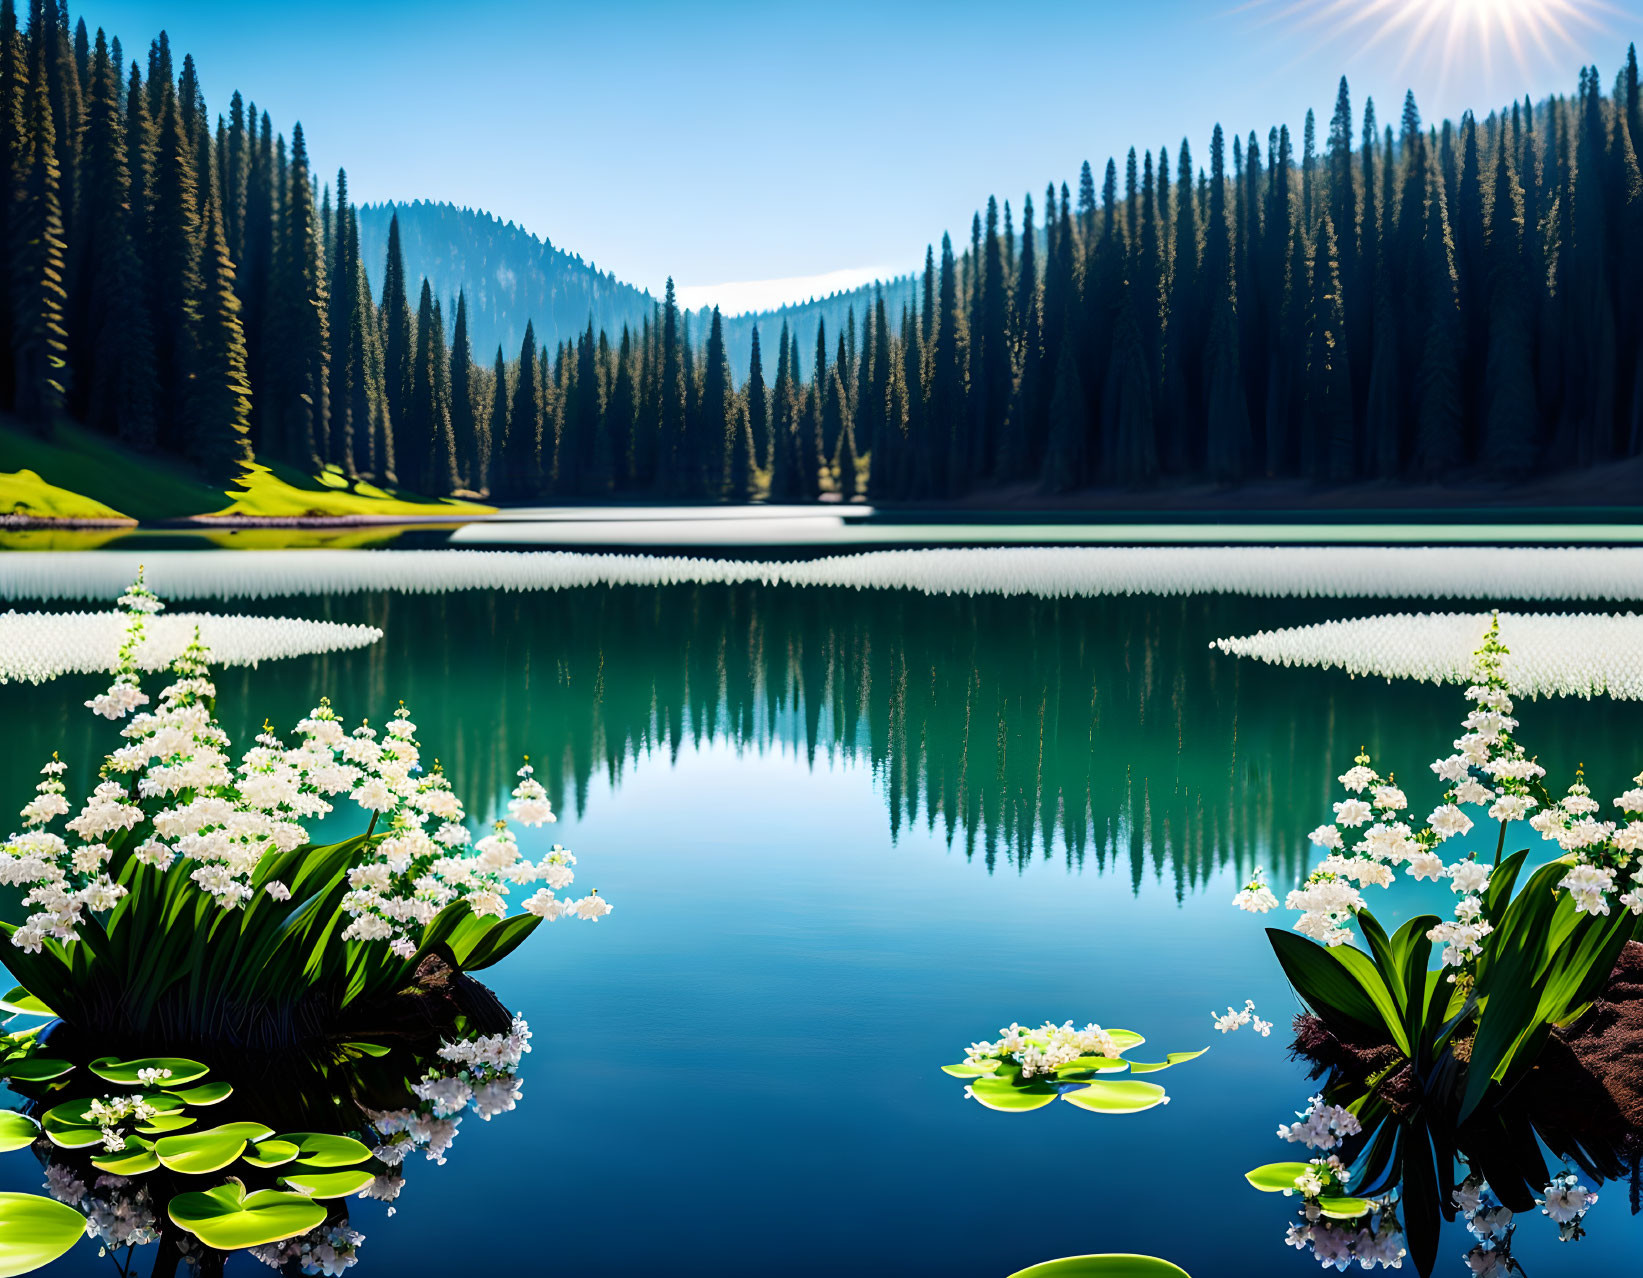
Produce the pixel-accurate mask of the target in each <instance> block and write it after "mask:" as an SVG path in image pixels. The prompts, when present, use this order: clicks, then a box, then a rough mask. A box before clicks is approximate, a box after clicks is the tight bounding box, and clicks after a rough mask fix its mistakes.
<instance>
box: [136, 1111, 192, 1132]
mask: <svg viewBox="0 0 1643 1278" xmlns="http://www.w3.org/2000/svg"><path fill="white" fill-rule="evenodd" d="M196 1121H197V1120H195V1119H193V1118H190V1117H189V1116H188V1115H187V1114H156V1115H155V1116H154V1117H153V1118H151V1119H149V1120H148V1121H147V1122H146V1123H138V1124H137V1130H138V1131H140V1132H142V1133H143V1135H145V1136H163V1135H165V1133H166V1132H180V1131H182V1130H183V1128H185V1127H192V1126H194V1124H195V1122H196Z"/></svg>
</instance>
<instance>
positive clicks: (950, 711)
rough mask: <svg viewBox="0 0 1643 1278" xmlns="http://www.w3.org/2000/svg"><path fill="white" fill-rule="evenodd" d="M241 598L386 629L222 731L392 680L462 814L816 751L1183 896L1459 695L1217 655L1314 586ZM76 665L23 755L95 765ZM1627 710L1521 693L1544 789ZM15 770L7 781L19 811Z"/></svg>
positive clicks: (1409, 752) (1426, 727)
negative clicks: (1242, 595) (702, 767)
mask: <svg viewBox="0 0 1643 1278" xmlns="http://www.w3.org/2000/svg"><path fill="white" fill-rule="evenodd" d="M1348 607H1350V605H1349V606H1348ZM1384 607H1385V605H1384V604H1378V603H1377V604H1372V605H1364V606H1363V607H1362V608H1361V609H1359V610H1360V611H1380V610H1383V609H1384ZM247 610H248V611H281V612H291V611H297V610H302V611H305V612H308V613H311V614H314V615H321V616H327V617H331V618H334V619H336V620H350V621H366V622H369V623H371V624H374V625H378V626H381V627H382V628H383V629H384V630H385V631H386V634H387V637H386V638H385V639H384V640H383V642H382V643H381V644H379V645H377V646H376V647H375V648H372V649H369V650H366V651H363V652H357V653H338V654H329V655H325V656H320V657H315V658H311V659H301V660H296V661H289V662H281V663H275V664H272V665H269V666H265V667H263V668H262V669H261V670H260V671H255V672H253V671H245V670H233V671H223V672H220V674H219V677H218V680H217V682H218V686H219V690H220V693H221V701H222V708H223V711H224V713H225V715H226V716H228V726H229V728H230V730H231V731H233V732H235V733H236V739H237V740H238V739H240V734H243V733H245V732H247V731H249V730H251V729H253V728H254V727H255V726H257V725H260V723H261V719H262V716H263V715H265V714H267V715H270V716H271V717H272V718H273V719H274V721H275V723H276V724H288V723H291V722H294V721H295V720H296V718H297V717H299V716H300V714H301V713H302V712H303V711H305V710H306V709H307V708H308V706H310V705H312V704H313V703H314V701H315V700H317V698H318V697H319V696H321V695H322V694H328V695H330V696H331V698H332V700H333V702H334V703H335V704H336V706H337V708H338V710H339V712H341V713H342V714H343V715H344V717H345V718H347V719H349V720H350V721H352V720H355V719H357V718H358V717H359V715H360V714H362V713H366V714H369V715H370V716H371V718H372V719H373V721H374V722H380V720H381V719H383V718H385V717H386V715H387V714H388V713H389V712H390V711H391V710H392V708H393V707H394V705H395V704H396V703H397V699H398V698H399V697H404V698H405V700H406V703H407V704H408V706H409V707H410V708H411V710H412V713H413V717H414V718H415V720H416V722H417V723H418V724H419V725H420V726H421V732H420V733H419V735H420V737H421V739H422V740H423V741H424V742H425V744H426V748H427V750H428V752H429V753H430V754H431V755H437V757H438V758H439V759H440V761H441V764H442V766H443V767H444V768H445V770H446V771H447V772H448V773H450V774H451V777H452V780H453V782H454V783H455V785H456V787H457V790H458V793H460V794H462V795H464V796H465V797H468V798H469V799H470V801H471V802H472V804H473V806H474V807H475V809H476V810H477V809H482V808H485V809H488V810H494V809H495V808H499V807H500V804H501V800H502V798H503V797H504V796H505V791H506V788H507V787H506V785H504V784H503V783H504V782H507V783H511V781H512V777H513V771H514V769H515V768H516V767H517V766H518V762H519V758H520V756H521V755H522V754H526V753H530V754H531V755H532V756H533V761H534V762H535V763H537V765H538V767H539V773H538V775H539V776H540V777H541V779H542V781H543V782H544V784H546V785H547V786H548V788H549V790H550V792H551V793H552V795H553V798H554V802H555V805H556V806H558V807H560V808H561V809H564V808H566V807H569V808H571V809H574V810H575V811H578V812H579V811H581V810H582V809H583V808H584V806H585V805H586V803H587V796H588V789H589V784H590V782H591V781H592V779H593V777H594V775H595V773H596V772H597V773H600V774H602V775H603V776H605V777H607V778H608V779H609V780H610V782H611V783H612V784H613V785H616V784H619V783H620V781H621V779H622V776H623V773H624V771H625V770H626V769H627V768H628V767H630V766H635V765H636V764H637V763H638V762H639V761H640V760H641V759H649V758H653V757H656V756H665V757H667V758H668V759H670V760H671V759H673V758H675V757H677V755H678V753H679V751H680V750H681V748H683V747H684V746H686V745H691V746H699V745H702V744H704V743H706V742H709V741H714V740H719V741H728V742H731V743H733V744H734V745H735V746H736V748H738V749H750V750H754V751H759V752H764V751H769V750H773V749H783V750H792V751H794V752H796V753H800V754H802V756H803V757H804V758H805V759H806V760H808V761H809V762H810V763H811V764H812V765H813V764H814V763H815V762H816V760H817V759H818V757H822V758H824V759H827V760H833V759H843V760H846V761H850V762H866V763H868V764H870V765H871V767H872V770H873V773H874V776H875V778H876V780H877V784H878V786H879V789H880V791H881V793H882V794H883V797H884V800H885V803H886V806H887V808H888V817H889V824H890V830H891V833H892V836H896V835H899V833H900V832H901V831H902V830H904V829H907V828H909V827H911V826H914V825H917V824H919V823H923V824H925V825H927V826H929V827H930V828H933V829H937V830H940V831H941V832H943V833H944V834H945V836H946V838H947V840H948V842H949V843H950V844H953V845H955V846H957V847H961V848H962V850H963V852H964V854H965V855H966V856H967V857H972V858H978V859H981V860H983V861H985V862H986V864H987V866H988V868H989V869H992V868H995V867H996V866H997V865H998V864H999V863H1000V862H1002V863H1004V864H1007V865H1013V866H1016V867H1021V866H1024V865H1025V864H1026V863H1028V862H1029V861H1031V860H1033V859H1035V858H1055V859H1059V860H1064V861H1065V863H1066V864H1068V865H1069V866H1073V867H1082V866H1084V865H1086V864H1087V863H1089V862H1092V861H1093V862H1094V863H1095V865H1096V866H1098V867H1100V868H1102V869H1108V868H1109V867H1110V868H1111V869H1112V870H1114V871H1117V872H1123V871H1125V870H1127V872H1128V874H1129V877H1130V879H1131V881H1132V882H1133V883H1134V884H1137V885H1139V883H1140V882H1141V880H1142V879H1143V878H1144V877H1146V876H1148V875H1149V874H1150V875H1153V876H1157V877H1160V878H1161V877H1163V876H1164V875H1166V874H1167V875H1168V876H1169V877H1170V879H1171V881H1172V882H1173V883H1174V885H1175V887H1176V890H1177V892H1178V893H1181V894H1184V893H1185V892H1186V891H1187V890H1188V889H1189V888H1190V887H1192V886H1194V885H1197V884H1201V883H1203V882H1204V881H1206V880H1207V878H1208V877H1209V876H1210V875H1211V873H1213V872H1214V870H1215V869H1216V868H1217V867H1219V866H1221V865H1224V864H1226V863H1227V862H1228V861H1229V860H1235V861H1236V862H1237V864H1239V865H1240V866H1241V867H1242V866H1248V865H1250V864H1253V863H1254V862H1256V861H1261V862H1263V863H1264V864H1266V865H1268V867H1269V868H1270V869H1271V870H1273V872H1274V874H1275V875H1277V876H1278V881H1282V880H1283V879H1284V878H1287V877H1289V876H1292V875H1295V874H1297V873H1298V872H1299V871H1300V869H1301V866H1302V863H1303V859H1304V857H1305V856H1306V840H1305V835H1306V831H1307V830H1309V829H1311V828H1312V826H1313V825H1315V824H1317V822H1318V821H1319V820H1320V819H1321V818H1322V817H1323V816H1324V815H1326V814H1327V811H1328V803H1329V802H1330V801H1331V800H1332V799H1334V798H1338V797H1339V795H1338V794H1337V793H1335V792H1334V791H1333V789H1332V787H1333V784H1334V782H1333V778H1334V777H1335V776H1336V774H1338V773H1339V772H1340V771H1341V770H1342V768H1343V767H1344V766H1345V765H1346V764H1347V763H1348V762H1349V761H1350V757H1351V755H1352V754H1353V753H1354V752H1355V750H1356V748H1357V746H1358V745H1359V744H1360V743H1362V744H1367V745H1368V746H1369V748H1370V749H1371V751H1372V752H1374V754H1375V756H1376V759H1377V761H1378V762H1381V763H1382V765H1383V766H1385V767H1391V768H1400V769H1415V770H1416V773H1415V774H1413V775H1408V776H1406V777H1405V778H1404V780H1405V784H1406V785H1409V786H1410V788H1411V791H1412V793H1411V799H1412V802H1413V803H1415V804H1416V805H1417V806H1419V805H1420V804H1421V803H1423V802H1426V801H1427V800H1429V799H1435V797H1436V792H1435V787H1434V786H1433V785H1431V784H1428V783H1429V782H1430V777H1429V776H1428V774H1427V771H1426V763H1427V761H1428V760H1430V759H1431V758H1432V757H1433V756H1434V755H1435V753H1436V752H1437V751H1438V750H1439V749H1440V748H1441V747H1442V746H1443V745H1444V744H1445V743H1446V742H1447V741H1448V740H1449V739H1450V738H1451V737H1453V736H1454V735H1455V733H1456V730H1457V728H1456V725H1457V723H1458V719H1459V715H1460V712H1461V710H1462V708H1463V707H1462V706H1461V704H1460V700H1459V697H1458V695H1457V694H1456V693H1454V692H1452V691H1446V690H1434V689H1432V688H1428V687H1416V686H1411V685H1393V686H1389V685H1387V684H1384V683H1380V682H1369V681H1359V682H1356V683H1354V682H1351V681H1349V680H1347V679H1346V678H1344V677H1343V676H1341V675H1339V674H1336V673H1326V672H1318V671H1285V670H1275V669H1271V668H1267V667H1262V666H1256V665H1252V664H1248V663H1240V662H1237V661H1235V660H1233V659H1231V658H1228V657H1225V656H1222V655H1220V654H1218V653H1212V652H1210V651H1208V649H1207V644H1208V642H1209V640H1210V639H1212V638H1213V637H1215V636H1216V635H1220V634H1229V633H1238V632H1243V631H1248V630H1251V629H1256V628H1261V627H1271V626H1276V625H1285V624H1291V623H1292V622H1296V621H1302V620H1315V619H1316V618H1317V617H1318V615H1319V611H1320V609H1319V605H1317V604H1316V603H1308V602H1306V601H1282V602H1274V601H1255V600H1247V599H1228V598H1204V597H1200V598H1185V599H1161V598H1153V597H1137V598H1129V599H1121V598H1106V599H1068V600H1041V599H1032V598H1014V599H1001V598H997V597H981V598H973V597H949V598H943V597H927V596H924V595H921V594H914V593H911V592H900V591H863V592H857V591H850V590H832V589H826V590H824V589H795V588H777V589H766V588H761V587H755V586H674V587H665V588H661V589H642V588H625V587H624V588H598V589H591V588H590V589H583V590H574V591H563V592H554V593H543V594H519V595H504V594H499V593H490V594H455V595H430V596H406V595H392V596H389V595H377V596H355V597H348V598H339V599H330V600H320V601H302V600H288V601H281V603H280V605H279V607H278V608H277V609H273V608H269V607H268V606H267V605H266V604H264V605H261V606H259V607H256V608H250V607H248V608H247ZM1328 610H1329V611H1330V612H1334V613H1339V612H1341V611H1343V609H1342V607H1341V606H1340V605H1339V604H1332V605H1330V606H1329V608H1328ZM69 682H70V681H60V682H59V683H57V684H50V685H46V686H45V687H43V688H40V689H16V688H11V689H4V690H0V707H4V708H6V709H7V710H8V715H7V717H8V718H11V719H13V721H14V722H19V723H22V724H24V725H25V726H24V733H25V737H26V738H28V740H26V742H25V744H27V745H29V746H31V747H32V748H31V749H29V750H26V751H25V753H24V754H23V756H22V757H24V758H26V759H32V758H33V757H34V756H35V755H36V754H40V755H42V757H43V756H44V755H47V754H49V753H50V751H51V750H52V749H53V748H58V747H59V745H60V743H61V742H63V741H64V740H65V736H64V734H65V733H69V732H72V733H73V734H74V739H73V740H72V748H71V749H70V750H69V751H66V752H65V757H66V758H69V759H70V760H71V762H73V764H74V766H75V767H76V770H77V771H78V773H79V775H81V776H84V775H86V773H85V772H84V771H83V770H81V769H84V768H88V767H91V766H93V765H94V762H95V759H94V755H93V750H94V749H95V748H96V746H97V745H98V743H100V742H102V741H104V740H105V739H106V738H105V737H104V736H103V735H101V734H99V733H97V732H96V731H95V729H94V727H93V726H92V725H91V724H90V723H89V722H88V721H87V719H86V718H85V717H84V715H83V712H81V711H80V710H79V709H78V700H80V699H83V697H84V696H85V695H87V694H85V693H83V692H81V691H80V690H79V688H80V685H79V683H78V682H75V684H74V690H73V698H74V699H73V701H72V702H71V701H70V699H69V698H68V697H66V696H65V695H64V694H65V692H68V691H69ZM25 703H26V704H25ZM69 704H73V705H74V711H73V713H69V712H68V710H67V709H66V707H67V706H68V705H69ZM14 707H15V709H16V714H15V717H13V715H12V714H11V713H9V711H10V710H12V709H13V708H14ZM1626 713H1628V711H1627V710H1626V708H1625V707H1615V706H1612V705H1610V704H1608V703H1597V704H1595V705H1587V704H1586V703H1552V704H1549V705H1548V704H1544V703H1543V704H1541V705H1539V706H1530V707H1528V708H1527V709H1526V712H1525V719H1526V724H1525V726H1526V728H1527V729H1529V730H1530V731H1531V732H1532V735H1533V747H1532V748H1536V749H1538V750H1539V751H1540V752H1541V758H1542V761H1543V762H1545V763H1547V765H1548V766H1549V767H1551V768H1553V777H1554V780H1556V779H1557V778H1558V777H1560V776H1561V775H1562V773H1561V772H1559V771H1558V769H1560V768H1566V769H1572V768H1573V765H1574V762H1575V761H1576V759H1577V758H1584V759H1585V760H1586V761H1587V762H1588V763H1591V762H1592V761H1593V759H1594V756H1597V755H1599V754H1600V753H1601V754H1603V755H1606V756H1608V757H1610V758H1612V759H1613V760H1615V762H1614V763H1613V764H1612V765H1611V766H1612V767H1613V768H1614V769H1615V770H1616V775H1615V776H1614V778H1612V781H1613V783H1615V784H1618V783H1619V782H1620V781H1621V780H1622V779H1623V778H1622V776H1621V775H1620V772H1621V770H1623V769H1625V768H1626V763H1627V760H1629V759H1630V757H1631V753H1632V752H1631V751H1629V750H1627V749H1616V750H1612V751H1605V750H1603V749H1602V746H1603V742H1604V739H1605V734H1606V735H1607V739H1609V740H1614V741H1616V742H1617V743H1618V742H1621V741H1623V740H1624V739H1625V738H1623V737H1622V736H1621V734H1620V729H1621V727H1622V725H1623V723H1624V716H1625V714H1626ZM1632 713H1635V711H1632ZM253 716H254V717H255V723H253V722H252V721H251V719H252V717H253ZM1577 725H1578V726H1579V727H1580V728H1582V729H1583V732H1582V735H1581V740H1582V741H1583V742H1584V745H1582V746H1580V747H1579V748H1580V750H1581V751H1583V752H1584V753H1577V751H1576V744H1575V741H1574V736H1575V734H1574V732H1573V731H1572V729H1573V728H1574V727H1576V726H1577ZM1594 729H1595V730H1596V732H1597V733H1598V735H1597V737H1596V738H1595V739H1594V736H1593V730H1594ZM26 779H31V778H24V777H22V776H17V777H11V776H8V777H7V779H6V785H7V787H8V797H9V794H10V793H13V792H15V793H17V794H18V795H19V797H18V799H17V803H21V802H22V798H23V797H26V795H27V793H28V790H27V788H26V787H25V788H22V789H19V785H20V783H21V782H22V781H24V780H26ZM1593 780H1594V783H1596V782H1598V781H1603V782H1608V781H1609V780H1610V779H1609V778H1607V777H1603V778H1598V777H1594V778H1593ZM1429 790H1431V791H1432V793H1431V794H1428V791H1429ZM796 801H802V800H796ZM1423 810H1424V809H1423ZM476 814H477V815H483V814H484V813H478V812H476Z"/></svg>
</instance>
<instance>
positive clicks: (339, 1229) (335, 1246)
mask: <svg viewBox="0 0 1643 1278" xmlns="http://www.w3.org/2000/svg"><path fill="white" fill-rule="evenodd" d="M364 1241H365V1235H364V1234H362V1233H360V1232H359V1231H358V1230H357V1229H350V1228H348V1226H347V1225H337V1224H326V1225H320V1226H319V1227H318V1228H316V1229H311V1230H309V1231H308V1232H307V1233H306V1234H298V1235H297V1236H296V1237H295V1238H286V1239H284V1240H283V1241H281V1242H277V1243H268V1244H267V1245H266V1246H262V1247H252V1248H251V1249H250V1250H251V1254H252V1255H253V1256H255V1257H256V1258H257V1259H258V1260H260V1261H262V1263H263V1264H265V1265H267V1266H268V1267H269V1268H270V1269H284V1268H285V1267H286V1266H287V1265H290V1264H295V1265H296V1266H297V1267H298V1269H300V1270H301V1271H302V1272H303V1273H305V1274H327V1275H330V1276H331V1278H335V1275H337V1274H340V1273H342V1272H344V1271H345V1270H347V1269H351V1268H352V1267H353V1266H354V1265H355V1264H356V1263H357V1262H358V1260H359V1245H360V1244H361V1243H362V1242H364Z"/></svg>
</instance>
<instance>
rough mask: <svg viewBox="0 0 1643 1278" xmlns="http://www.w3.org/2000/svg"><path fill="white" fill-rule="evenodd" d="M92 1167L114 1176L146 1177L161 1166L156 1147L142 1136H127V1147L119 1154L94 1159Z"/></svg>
mask: <svg viewBox="0 0 1643 1278" xmlns="http://www.w3.org/2000/svg"><path fill="white" fill-rule="evenodd" d="M91 1165H92V1166H93V1167H95V1168H97V1170H99V1171H106V1172H108V1173H109V1174H110V1175H112V1176H146V1175H147V1174H148V1173H149V1172H151V1171H153V1170H154V1169H155V1168H156V1167H158V1166H159V1165H160V1160H159V1159H158V1158H156V1157H155V1155H154V1146H153V1145H151V1144H150V1143H149V1142H148V1141H146V1140H144V1139H143V1138H142V1137H141V1136H127V1137H126V1147H125V1148H124V1149H122V1150H120V1151H119V1152H118V1153H113V1154H104V1155H103V1156H102V1157H101V1158H93V1159H92V1160H91Z"/></svg>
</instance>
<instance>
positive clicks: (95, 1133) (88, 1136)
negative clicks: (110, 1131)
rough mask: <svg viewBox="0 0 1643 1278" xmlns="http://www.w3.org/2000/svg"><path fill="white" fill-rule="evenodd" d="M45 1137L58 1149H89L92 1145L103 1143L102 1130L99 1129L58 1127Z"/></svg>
mask: <svg viewBox="0 0 1643 1278" xmlns="http://www.w3.org/2000/svg"><path fill="white" fill-rule="evenodd" d="M46 1135H47V1136H49V1137H50V1138H51V1143H52V1144H53V1145H56V1146H57V1147H58V1148H59V1149H90V1148H91V1147H92V1146H93V1145H101V1144H102V1143H103V1130H102V1128H100V1127H59V1128H57V1129H56V1130H54V1131H48V1132H46Z"/></svg>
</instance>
